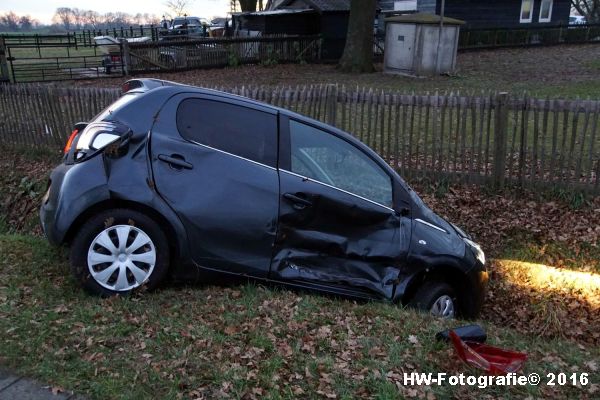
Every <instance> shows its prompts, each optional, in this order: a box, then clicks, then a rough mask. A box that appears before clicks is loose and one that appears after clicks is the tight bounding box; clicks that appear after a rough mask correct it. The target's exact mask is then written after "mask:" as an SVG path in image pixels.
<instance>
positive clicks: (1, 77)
mask: <svg viewBox="0 0 600 400" xmlns="http://www.w3.org/2000/svg"><path fill="white" fill-rule="evenodd" d="M9 81H10V76H9V75H8V62H7V60H6V44H5V42H4V38H3V37H2V36H0V82H9Z"/></svg>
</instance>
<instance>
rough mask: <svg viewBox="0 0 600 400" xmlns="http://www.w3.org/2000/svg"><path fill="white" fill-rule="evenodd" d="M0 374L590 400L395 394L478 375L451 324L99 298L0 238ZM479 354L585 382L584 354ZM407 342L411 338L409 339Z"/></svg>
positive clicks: (142, 387)
mask: <svg viewBox="0 0 600 400" xmlns="http://www.w3.org/2000/svg"><path fill="white" fill-rule="evenodd" d="M0 254H2V255H3V257H2V258H1V259H0V282H1V283H0V332H1V333H0V364H3V365H7V366H9V367H12V368H15V369H16V370H18V371H19V372H20V373H24V374H27V375H29V376H33V377H36V378H38V379H41V380H42V381H46V382H49V383H50V384H52V385H53V386H60V387H63V388H68V389H71V390H75V391H77V392H79V393H84V394H87V395H89V396H91V397H92V398H98V399H100V398H101V399H108V398H128V399H142V398H149V397H153V398H166V399H168V398H177V396H178V395H182V396H183V397H184V398H189V397H199V396H200V395H201V394H204V395H205V396H207V397H209V398H210V397H215V396H219V395H222V394H223V393H227V394H228V395H229V396H231V397H233V398H242V397H243V396H248V395H251V394H252V395H255V396H260V397H266V398H277V399H281V398H289V399H291V398H297V397H303V398H321V397H322V396H323V395H326V394H329V395H333V394H335V395H336V396H337V397H338V398H354V397H372V398H379V399H391V398H402V397H408V396H411V394H413V393H412V392H411V389H416V390H417V391H418V393H419V394H422V395H425V390H427V391H431V392H433V393H434V394H435V395H436V396H437V397H438V398H449V397H451V396H457V397H464V398H466V397H475V398H480V397H481V396H483V395H489V396H493V397H496V398H515V397H520V398H522V397H527V396H534V397H546V398H548V397H552V398H565V399H566V398H583V397H585V396H588V397H591V394H589V392H588V390H589V389H590V387H591V386H589V385H588V386H587V387H585V388H574V387H554V388H552V387H544V386H540V387H518V388H514V387H513V388H509V389H506V388H498V387H496V388H488V389H485V390H481V389H477V388H458V387H450V386H448V385H446V386H441V387H437V386H434V387H432V388H427V389H423V388H418V387H414V388H408V387H403V386H402V385H400V386H398V385H397V384H398V382H399V380H400V379H401V377H402V373H403V372H411V371H419V372H447V373H454V374H458V373H465V374H479V373H478V372H477V371H474V370H470V369H468V368H467V367H465V366H463V365H462V364H460V363H459V362H457V361H456V360H455V356H454V354H453V352H452V351H451V350H450V348H449V346H447V345H444V344H441V343H437V342H435V340H434V339H433V337H434V335H435V333H436V332H437V331H439V330H440V329H442V328H445V327H448V326H454V325H457V324H458V323H457V322H444V321H439V320H434V319H432V318H429V317H427V316H423V315H419V314H416V313H414V312H412V311H409V310H403V309H401V308H399V307H395V306H392V305H388V304H383V303H360V304H357V303H354V302H350V301H347V300H340V299H333V298H329V297H324V296H318V295H310V294H306V293H298V292H289V291H286V290H282V289H277V288H272V289H267V288H264V287H262V286H257V285H255V284H247V285H243V286H238V287H233V288H223V287H216V286H196V287H173V286H167V287H166V288H164V289H162V290H159V291H158V292H155V293H142V294H138V295H134V296H131V297H127V298H119V297H117V298H112V299H104V300H102V299H99V298H95V297H91V296H88V295H86V294H84V293H83V292H82V291H81V290H80V289H79V288H78V287H77V286H76V285H75V283H74V282H73V280H72V279H71V278H70V277H69V272H68V266H67V261H66V254H65V251H63V250H61V249H54V248H51V247H49V246H48V244H47V243H46V242H45V240H43V239H41V238H33V237H31V236H23V235H0ZM481 322H482V324H483V325H484V326H486V328H487V330H488V333H489V336H490V339H489V341H490V342H491V343H494V344H497V345H501V346H504V347H509V348H514V349H518V350H522V351H526V352H527V353H528V354H529V357H530V359H529V361H528V362H527V364H526V368H525V373H531V372H536V373H539V374H541V375H542V376H545V375H546V373H549V372H555V373H558V372H561V371H564V372H570V371H575V370H577V371H580V372H584V371H585V372H590V373H592V375H591V377H590V379H591V382H593V383H599V382H600V376H599V374H598V373H597V371H596V372H594V371H591V370H590V368H589V367H586V363H589V362H592V361H594V360H595V361H596V362H597V361H598V359H599V358H600V350H599V349H598V348H597V347H592V346H584V345H577V344H574V343H572V342H568V341H564V340H558V339H550V340H549V339H545V338H544V339H541V338H537V337H535V336H533V335H523V334H520V333H517V332H516V331H513V330H511V329H506V328H503V327H500V326H495V325H493V324H490V323H488V322H486V321H481ZM411 335H414V336H415V338H412V341H411V340H409V337H410V336H411Z"/></svg>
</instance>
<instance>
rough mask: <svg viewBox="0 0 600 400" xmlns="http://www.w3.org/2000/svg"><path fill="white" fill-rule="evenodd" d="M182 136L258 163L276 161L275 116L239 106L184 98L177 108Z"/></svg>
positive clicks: (273, 162) (274, 163)
mask: <svg viewBox="0 0 600 400" xmlns="http://www.w3.org/2000/svg"><path fill="white" fill-rule="evenodd" d="M177 129H178V130H179V133H180V135H181V136H182V137H184V138H185V139H187V140H191V141H193V142H196V143H200V144H203V145H206V146H210V147H212V148H215V149H218V150H222V151H226V152H228V153H231V154H235V155H237V156H240V157H244V158H247V159H249V160H252V161H256V162H259V163H261V164H265V165H269V166H271V167H275V166H276V164H277V118H276V116H275V115H272V114H269V113H265V112H262V111H257V110H253V109H251V108H246V107H243V106H238V105H234V104H228V103H223V102H219V101H212V100H204V99H187V100H184V101H182V102H181V104H180V105H179V108H178V109H177Z"/></svg>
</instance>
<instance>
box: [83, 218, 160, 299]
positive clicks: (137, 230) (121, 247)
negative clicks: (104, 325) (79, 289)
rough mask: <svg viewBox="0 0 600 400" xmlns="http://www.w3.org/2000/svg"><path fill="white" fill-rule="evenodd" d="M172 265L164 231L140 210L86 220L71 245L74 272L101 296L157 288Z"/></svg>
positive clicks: (84, 284)
mask: <svg viewBox="0 0 600 400" xmlns="http://www.w3.org/2000/svg"><path fill="white" fill-rule="evenodd" d="M168 267H169V246H168V242H167V239H166V237H165V235H164V233H163V232H162V231H161V230H160V228H159V227H158V225H157V224H156V223H155V222H154V221H153V220H152V219H151V218H149V217H147V216H146V215H144V214H141V213H139V212H137V211H133V210H128V209H115V210H108V211H104V212H102V213H100V214H98V215H96V216H95V217H92V218H91V219H89V220H88V221H86V222H85V223H84V224H83V226H82V227H81V229H80V230H79V232H78V234H77V236H76V237H75V240H73V243H72V244H71V271H72V272H73V275H74V276H75V278H76V279H77V281H78V282H79V283H80V284H81V285H82V286H83V287H84V289H86V290H87V291H89V292H91V293H93V294H97V295H101V296H111V295H114V294H127V293H130V292H131V291H133V290H135V289H138V288H140V287H144V288H147V289H154V288H155V287H156V286H157V285H158V284H159V283H160V282H161V281H162V279H163V278H164V276H165V274H166V272H167V270H168Z"/></svg>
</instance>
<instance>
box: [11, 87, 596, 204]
mask: <svg viewBox="0 0 600 400" xmlns="http://www.w3.org/2000/svg"><path fill="white" fill-rule="evenodd" d="M221 89H223V88H221ZM224 90H227V91H229V92H232V93H235V94H239V95H242V96H246V97H250V98H253V99H257V100H260V101H264V102H266V103H270V104H274V105H277V106H281V107H285V108H288V109H291V110H294V111H296V112H298V113H301V114H305V115H308V116H311V117H313V118H316V119H318V120H321V121H324V122H327V123H330V124H332V125H336V126H337V127H339V128H341V129H343V130H345V131H348V132H350V133H352V134H353V135H355V136H356V137H358V138H359V139H360V140H362V141H363V142H365V143H366V144H367V145H369V146H370V147H371V148H373V149H374V150H376V151H377V152H378V153H379V154H380V155H381V156H382V157H383V158H384V159H385V160H386V161H388V162H389V163H390V164H391V165H392V166H394V167H395V168H396V169H397V170H398V171H399V172H400V173H401V175H402V176H404V177H405V178H407V179H419V178H430V179H448V180H458V181H461V182H470V183H490V184H493V185H496V186H503V185H505V184H516V185H520V186H524V187H563V188H574V189H577V190H583V191H586V192H591V193H595V194H598V193H600V190H599V189H600V187H599V185H600V178H599V176H600V134H599V132H598V130H599V129H600V126H599V117H600V102H598V101H591V100H555V99H534V98H529V97H515V96H511V95H508V94H505V93H500V94H490V95H486V96H470V95H461V94H457V93H456V94H453V93H451V94H443V95H440V94H428V95H415V94H402V93H397V92H383V91H376V90H372V89H367V88H362V89H355V88H352V89H351V88H346V87H343V86H335V85H314V86H299V87H275V88H272V87H270V88H266V87H260V88H259V87H242V88H229V89H224ZM119 95H120V92H119V90H114V89H97V88H70V89H67V88H56V87H48V86H41V85H31V84H30V85H26V84H20V85H3V86H0V143H6V144H16V145H30V146H51V147H54V148H56V149H59V148H61V147H62V146H63V144H64V142H65V141H66V138H67V135H68V133H69V132H70V131H71V129H72V126H73V124H74V123H75V122H78V121H85V120H88V119H90V118H91V117H92V116H93V115H95V114H96V113H98V112H99V111H100V110H101V109H102V108H103V107H105V106H107V105H108V104H109V103H111V102H112V101H114V100H115V99H116V98H118V97H119Z"/></svg>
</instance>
